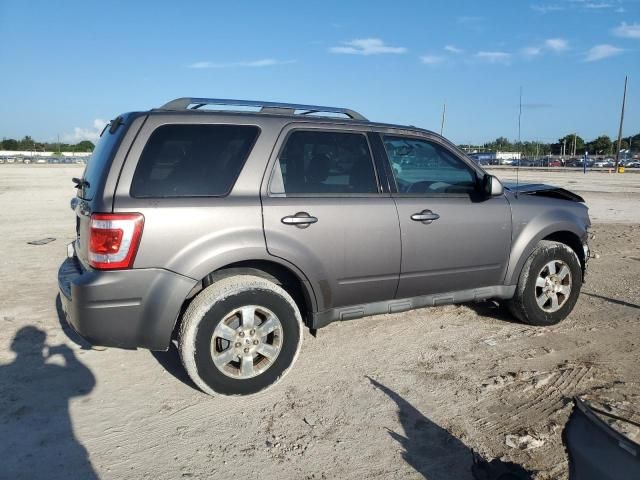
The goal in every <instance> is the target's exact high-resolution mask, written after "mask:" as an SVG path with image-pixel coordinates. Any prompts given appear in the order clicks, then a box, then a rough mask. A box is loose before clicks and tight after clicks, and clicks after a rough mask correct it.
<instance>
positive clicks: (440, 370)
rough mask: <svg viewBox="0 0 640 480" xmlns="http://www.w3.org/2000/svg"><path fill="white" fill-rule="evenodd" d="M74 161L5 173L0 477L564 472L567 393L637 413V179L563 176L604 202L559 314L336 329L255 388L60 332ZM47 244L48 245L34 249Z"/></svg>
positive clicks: (169, 357) (595, 204)
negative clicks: (477, 461)
mask: <svg viewBox="0 0 640 480" xmlns="http://www.w3.org/2000/svg"><path fill="white" fill-rule="evenodd" d="M80 173H81V170H80V169H79V168H78V167H67V166H57V167H56V166H29V167H26V166H21V165H15V166H6V165H5V166H1V167H0V206H1V207H2V208H0V226H1V227H0V228H1V232H2V235H0V251H2V252H3V255H2V257H1V259H0V262H1V265H2V268H1V270H0V281H1V282H2V285H3V287H4V288H3V293H2V295H1V297H0V318H1V319H2V329H0V459H2V460H1V461H0V478H2V479H4V478H11V479H31V478H49V479H65V480H70V479H90V478H101V479H112V478H113V479H119V478H149V479H176V478H252V479H275V478H278V479H363V478H367V479H369V478H374V479H375V478H379V479H418V478H427V479H436V480H437V479H454V478H455V479H462V480H464V479H470V478H472V477H471V473H470V465H471V451H472V450H473V451H476V452H479V453H480V454H482V455H484V456H486V457H488V458H498V459H501V460H503V461H510V462H515V463H517V464H519V465H521V466H522V467H523V468H524V469H526V470H528V471H530V472H531V473H532V474H533V476H534V477H535V478H538V479H556V478H566V469H567V462H566V455H565V452H564V449H563V447H562V442H561V432H562V428H563V426H564V424H565V422H566V420H567V417H568V415H569V413H570V409H571V405H570V403H569V399H570V398H571V397H572V396H573V395H575V394H585V395H587V396H588V397H590V398H595V399H598V400H600V401H601V402H602V403H605V404H611V405H614V406H615V407H617V408H618V409H622V410H626V411H630V410H635V411H640V368H638V365H639V364H640V350H639V343H640V281H639V279H640V212H639V210H640V208H639V207H640V175H633V177H632V176H631V175H629V176H626V175H619V176H616V175H613V176H612V177H613V178H611V179H608V178H607V179H606V181H607V182H611V186H609V187H605V188H603V190H604V191H598V188H600V186H601V184H602V182H604V181H605V179H602V177H600V178H601V180H600V181H598V179H597V178H596V177H595V174H593V175H592V176H590V177H589V178H590V180H589V182H592V184H593V185H590V184H588V182H587V181H586V180H585V179H583V180H581V181H580V183H576V184H571V185H572V186H573V189H574V190H576V191H578V192H579V193H584V195H585V197H586V198H587V201H588V204H589V205H590V206H591V207H592V209H593V211H594V212H596V213H597V212H600V213H597V215H594V228H593V233H594V235H595V237H594V238H593V239H592V240H591V246H592V250H593V251H594V252H596V253H597V256H598V258H592V259H591V261H590V265H589V275H588V277H587V283H586V284H585V286H584V288H583V293H582V295H581V297H580V299H579V301H578V304H577V306H576V309H575V310H574V312H573V314H572V315H571V316H570V317H569V318H568V319H566V320H565V321H564V322H562V323H561V324H559V325H557V326H555V327H551V328H534V327H528V326H525V325H523V324H520V323H517V322H515V321H514V320H512V319H511V318H510V317H509V316H507V315H505V314H504V313H502V311H501V310H500V309H498V308H495V307H494V306H493V305H492V304H491V303H481V304H470V305H464V306H449V307H440V308H432V309H423V310H417V311H413V312H408V313H402V314H396V315H383V316H378V317H372V318H367V319H362V320H356V321H351V322H343V323H335V324H333V325H331V326H329V327H327V328H325V329H322V330H320V331H319V332H318V338H317V339H314V338H313V337H311V336H310V335H308V334H307V335H305V339H304V345H303V347H302V353H301V355H300V358H299V360H298V362H297V364H296V366H295V368H294V369H293V370H292V371H291V373H290V374H289V375H288V376H287V377H286V379H285V380H284V381H283V382H282V383H280V384H279V385H278V386H277V387H276V388H274V389H272V390H270V391H269V392H267V393H265V394H263V395H260V396H257V397H252V398H249V399H246V398H223V397H209V396H206V395H204V394H202V393H200V392H199V391H198V390H196V389H195V388H194V387H193V385H192V384H191V383H190V382H189V380H188V379H187V378H186V377H185V374H184V373H183V371H182V369H181V367H180V365H179V363H178V359H177V354H176V352H175V350H171V351H169V352H167V353H150V352H148V351H145V350H139V351H125V350H118V349H106V350H105V349H101V350H96V349H90V348H89V347H88V346H87V345H86V344H84V343H83V342H82V341H80V340H79V339H78V338H77V337H76V336H75V335H74V334H73V333H72V332H70V331H69V330H68V328H65V327H64V326H63V323H61V320H60V318H59V307H57V305H56V296H57V284H56V283H57V282H56V272H57V267H58V265H59V264H60V262H61V261H62V259H63V257H64V255H65V245H66V244H67V243H68V242H70V241H71V240H72V239H73V237H74V220H73V217H72V213H71V211H70V209H69V199H70V198H71V196H72V195H73V192H74V191H73V188H72V184H71V181H70V178H71V177H72V176H77V175H78V174H80ZM499 175H501V176H507V174H506V173H504V174H502V173H499ZM541 175H542V174H537V175H536V179H535V180H536V181H538V182H539V181H546V182H549V183H554V182H553V180H554V179H556V180H558V181H557V182H555V183H561V181H567V182H570V181H574V180H575V181H578V180H579V179H572V178H573V177H570V178H564V177H560V176H555V177H554V176H553V174H544V175H542V176H543V177H544V176H549V178H543V179H541ZM599 175H605V174H599ZM520 180H521V181H522V180H523V175H520ZM571 185H570V186H571ZM608 208H615V209H616V210H615V211H616V212H619V213H616V214H611V213H607V212H610V211H609V210H607V209H608ZM44 237H55V238H56V240H55V241H53V242H51V243H48V244H46V245H40V246H36V245H29V244H27V242H28V241H31V240H36V239H41V238H44ZM627 415H630V414H627ZM629 433H630V435H632V436H634V437H635V438H636V439H638V438H640V432H638V431H630V432H629Z"/></svg>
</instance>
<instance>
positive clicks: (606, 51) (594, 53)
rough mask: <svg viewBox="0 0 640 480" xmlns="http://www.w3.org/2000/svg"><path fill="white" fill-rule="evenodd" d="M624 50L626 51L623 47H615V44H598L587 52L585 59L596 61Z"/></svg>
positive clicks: (586, 60)
mask: <svg viewBox="0 0 640 480" xmlns="http://www.w3.org/2000/svg"><path fill="white" fill-rule="evenodd" d="M622 52H624V49H623V48H618V47H614V46H613V45H607V44H603V45H596V46H595V47H592V48H591V49H590V50H589V51H588V52H587V56H586V57H585V59H584V61H585V62H595V61H597V60H602V59H604V58H609V57H613V56H614V55H619V54H621V53H622Z"/></svg>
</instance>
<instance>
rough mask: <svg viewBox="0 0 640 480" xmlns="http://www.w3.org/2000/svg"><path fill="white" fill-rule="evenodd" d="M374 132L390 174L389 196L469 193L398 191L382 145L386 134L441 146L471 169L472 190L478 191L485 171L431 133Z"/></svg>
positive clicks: (467, 195) (405, 196)
mask: <svg viewBox="0 0 640 480" xmlns="http://www.w3.org/2000/svg"><path fill="white" fill-rule="evenodd" d="M373 133H374V134H377V135H379V136H380V141H381V142H382V146H383V150H384V157H385V169H386V171H387V172H389V173H388V176H390V180H389V186H390V188H391V190H392V191H391V196H393V197H396V198H469V195H470V194H469V193H446V192H442V193H413V192H412V193H404V192H399V191H398V184H397V181H396V177H395V175H394V174H393V169H392V167H391V160H390V159H389V154H388V153H387V148H386V147H385V146H384V137H385V135H386V136H390V137H400V138H410V139H416V140H422V141H425V142H431V143H433V144H435V145H437V146H439V147H441V148H443V149H444V150H445V151H446V152H447V153H448V154H449V155H451V156H452V157H454V158H456V159H458V160H460V161H461V162H462V163H463V164H464V165H466V166H467V167H468V168H469V170H471V171H472V172H473V173H474V175H475V177H476V191H475V192H474V193H475V194H477V193H478V192H479V190H478V188H479V183H478V182H480V180H481V176H484V175H485V173H486V172H484V171H482V170H478V168H476V166H475V165H473V164H472V163H470V162H469V161H467V160H466V159H465V158H463V157H461V156H460V155H459V154H458V153H457V152H456V151H454V150H452V149H451V148H450V147H449V146H448V145H446V143H445V142H442V141H440V140H439V139H438V138H436V137H433V136H431V135H427V134H420V133H419V132H414V133H406V131H405V132H402V133H401V132H395V131H393V130H387V131H381V130H375V131H374V132H373ZM471 195H473V194H471Z"/></svg>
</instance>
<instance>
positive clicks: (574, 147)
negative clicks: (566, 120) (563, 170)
mask: <svg viewBox="0 0 640 480" xmlns="http://www.w3.org/2000/svg"><path fill="white" fill-rule="evenodd" d="M577 136H578V134H577V133H574V134H573V153H572V154H571V156H572V157H575V156H576V137H577Z"/></svg>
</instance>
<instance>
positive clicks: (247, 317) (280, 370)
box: [179, 275, 303, 395]
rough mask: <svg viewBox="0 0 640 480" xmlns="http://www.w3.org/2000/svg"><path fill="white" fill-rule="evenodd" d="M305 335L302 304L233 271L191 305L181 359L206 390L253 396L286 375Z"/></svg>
mask: <svg viewBox="0 0 640 480" xmlns="http://www.w3.org/2000/svg"><path fill="white" fill-rule="evenodd" d="M302 333H303V327H302V319H301V317H300V312H299V311H298V307H297V306H296V303H295V302H294V301H293V299H292V298H291V296H290V295H289V294H288V293H287V292H286V291H285V290H284V289H282V288H281V287H279V286H278V285H276V284H274V283H272V282H270V281H268V280H265V279H264V278H261V277H257V276H253V275H235V276H232V277H227V278H224V279H222V280H219V281H217V282H215V283H214V284H213V285H210V286H209V287H207V288H205V289H204V290H203V291H202V292H200V293H199V294H198V296H197V297H196V298H195V299H194V300H193V301H192V302H191V304H190V305H189V308H187V311H186V312H185V313H184V316H183V318H182V325H181V327H180V336H179V350H180V358H181V359H182V363H183V365H184V367H185V369H186V371H187V373H188V374H189V376H190V377H191V379H192V380H193V381H194V382H195V383H196V385H197V386H198V387H200V388H201V389H202V390H203V391H204V392H206V393H209V394H216V393H217V394H222V395H250V394H253V393H257V392H260V391H263V390H265V389H267V388H268V387H270V386H272V385H274V384H275V383H277V382H278V381H279V380H280V379H282V377H284V375H285V374H286V373H287V372H288V371H289V369H290V368H291V366H292V365H293V363H294V362H295V360H296V358H297V356H298V353H299V352H300V347H301V345H302Z"/></svg>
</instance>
